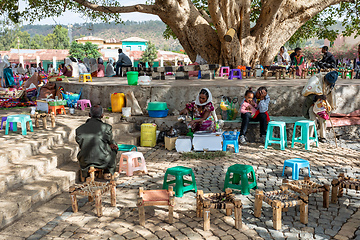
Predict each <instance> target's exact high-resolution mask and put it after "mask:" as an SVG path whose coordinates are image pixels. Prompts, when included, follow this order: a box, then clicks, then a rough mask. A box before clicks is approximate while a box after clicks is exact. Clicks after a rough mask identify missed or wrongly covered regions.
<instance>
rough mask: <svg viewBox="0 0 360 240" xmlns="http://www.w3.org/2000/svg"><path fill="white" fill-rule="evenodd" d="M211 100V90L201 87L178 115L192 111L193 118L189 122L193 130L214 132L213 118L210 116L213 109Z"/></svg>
mask: <svg viewBox="0 0 360 240" xmlns="http://www.w3.org/2000/svg"><path fill="white" fill-rule="evenodd" d="M211 101H212V95H211V92H210V91H209V89H207V88H203V89H201V90H200V93H199V94H198V96H197V98H196V100H195V101H194V102H191V103H188V104H186V107H185V108H184V109H183V110H182V111H181V112H180V115H187V114H188V113H189V112H192V113H193V120H192V121H191V122H190V126H191V129H192V131H193V132H195V131H211V132H215V130H216V128H215V120H214V118H213V117H212V116H211V112H212V111H214V106H213V104H212V102H211Z"/></svg>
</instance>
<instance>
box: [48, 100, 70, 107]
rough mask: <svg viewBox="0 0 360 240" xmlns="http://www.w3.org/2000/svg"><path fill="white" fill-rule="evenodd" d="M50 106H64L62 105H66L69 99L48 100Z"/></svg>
mask: <svg viewBox="0 0 360 240" xmlns="http://www.w3.org/2000/svg"><path fill="white" fill-rule="evenodd" d="M48 103H49V105H50V106H62V105H66V104H67V101H66V100H59V101H50V102H48Z"/></svg>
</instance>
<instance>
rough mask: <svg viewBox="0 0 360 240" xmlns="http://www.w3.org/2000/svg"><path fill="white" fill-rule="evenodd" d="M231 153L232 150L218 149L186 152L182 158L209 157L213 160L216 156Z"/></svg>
mask: <svg viewBox="0 0 360 240" xmlns="http://www.w3.org/2000/svg"><path fill="white" fill-rule="evenodd" d="M229 155H231V153H230V152H223V151H217V152H185V153H183V154H182V156H181V157H182V158H184V159H209V160H213V159H215V158H221V157H225V156H229Z"/></svg>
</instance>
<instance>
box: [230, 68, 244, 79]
mask: <svg viewBox="0 0 360 240" xmlns="http://www.w3.org/2000/svg"><path fill="white" fill-rule="evenodd" d="M236 72H237V74H236V75H234V73H236ZM241 75H242V74H241V70H240V69H231V71H230V75H229V79H233V78H237V79H242V76H241Z"/></svg>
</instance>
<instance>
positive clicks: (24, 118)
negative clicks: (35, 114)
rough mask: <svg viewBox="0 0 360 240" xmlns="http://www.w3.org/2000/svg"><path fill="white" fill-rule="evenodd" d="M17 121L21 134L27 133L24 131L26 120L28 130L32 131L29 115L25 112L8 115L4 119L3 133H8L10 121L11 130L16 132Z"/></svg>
mask: <svg viewBox="0 0 360 240" xmlns="http://www.w3.org/2000/svg"><path fill="white" fill-rule="evenodd" d="M18 122H19V123H21V132H22V135H27V132H26V123H27V122H29V125H30V131H31V132H33V131H34V129H33V125H32V120H31V118H30V115H26V114H19V115H10V116H8V117H7V119H6V127H5V135H8V134H9V127H10V123H13V131H14V132H16V131H17V123H18Z"/></svg>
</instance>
